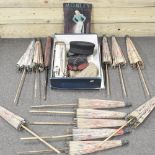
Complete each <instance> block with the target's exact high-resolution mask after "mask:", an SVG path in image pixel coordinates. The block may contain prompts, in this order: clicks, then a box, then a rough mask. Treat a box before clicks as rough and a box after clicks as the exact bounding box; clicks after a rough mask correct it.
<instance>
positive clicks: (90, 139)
mask: <svg viewBox="0 0 155 155" xmlns="http://www.w3.org/2000/svg"><path fill="white" fill-rule="evenodd" d="M81 103H84V106H83V107H82V104H81ZM88 103H89V104H88ZM90 103H91V104H90ZM130 105H131V104H129V103H124V102H123V101H112V100H97V99H79V103H78V104H64V105H63V104H60V105H59V104H57V105H40V106H33V107H32V108H33V109H35V111H36V112H37V113H38V114H39V113H40V112H41V111H43V113H44V114H46V111H48V114H61V115H66V114H68V113H63V112H62V111H61V112H60V111H58V112H57V113H56V111H55V112H54V113H53V111H52V112H51V111H49V110H45V109H47V108H54V107H67V108H68V107H70V106H71V107H73V106H74V107H75V106H76V107H78V108H81V109H84V110H86V111H85V114H84V115H80V116H79V115H77V113H76V117H77V118H76V121H75V122H70V123H68V122H33V123H30V124H33V125H75V124H76V125H77V128H74V129H72V132H71V133H69V134H66V135H56V136H54V135H50V136H41V138H42V139H44V140H62V139H66V138H67V139H68V138H69V143H68V146H69V150H68V149H66V148H65V149H60V150H59V151H60V152H64V151H65V152H66V151H67V150H68V152H67V154H69V155H82V154H89V153H94V152H97V151H103V150H107V149H112V148H115V147H120V146H124V145H127V144H128V143H129V142H128V140H110V139H111V138H112V137H113V136H118V135H119V136H120V135H124V134H127V133H130V132H131V129H132V128H137V126H139V125H140V124H141V123H143V122H144V120H145V119H146V118H147V117H148V115H149V114H150V113H151V112H152V111H153V109H154V108H155V97H153V98H152V99H150V100H149V101H147V102H145V103H144V104H142V105H141V106H139V107H138V108H137V109H135V110H134V111H133V112H131V113H129V114H126V113H123V112H121V113H120V112H117V111H111V114H112V113H113V114H114V115H115V116H114V115H113V117H112V115H109V113H108V112H109V110H106V109H114V108H118V107H119V108H120V107H128V106H130ZM90 107H91V108H92V109H91V110H92V111H96V110H98V114H99V115H100V114H101V113H100V112H99V111H100V110H101V109H105V110H104V114H103V115H104V116H103V115H102V116H101V115H100V116H101V118H100V117H99V115H98V117H97V116H96V113H92V111H91V112H90V113H89V112H88V111H89V110H90V109H89V110H88V111H87V108H90ZM42 109H44V110H42ZM102 111H103V110H101V112H102ZM106 112H107V113H106ZM83 113H84V111H83ZM116 113H117V116H116ZM69 114H71V113H69ZM72 114H73V113H72ZM74 114H75V112H74ZM90 115H91V117H90ZM88 116H89V117H88ZM109 116H110V117H109ZM93 117H95V118H93ZM96 117H97V118H96ZM124 117H125V118H124ZM117 127H119V128H118V129H117ZM21 140H37V138H36V137H24V138H21ZM46 152H48V153H49V152H53V150H37V151H27V152H18V153H19V154H32V153H46Z"/></svg>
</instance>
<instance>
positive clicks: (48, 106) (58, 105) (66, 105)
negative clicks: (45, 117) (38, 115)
mask: <svg viewBox="0 0 155 155" xmlns="http://www.w3.org/2000/svg"><path fill="white" fill-rule="evenodd" d="M68 106H69V107H70V106H77V104H51V105H38V106H31V108H50V107H51V108H52V107H68Z"/></svg>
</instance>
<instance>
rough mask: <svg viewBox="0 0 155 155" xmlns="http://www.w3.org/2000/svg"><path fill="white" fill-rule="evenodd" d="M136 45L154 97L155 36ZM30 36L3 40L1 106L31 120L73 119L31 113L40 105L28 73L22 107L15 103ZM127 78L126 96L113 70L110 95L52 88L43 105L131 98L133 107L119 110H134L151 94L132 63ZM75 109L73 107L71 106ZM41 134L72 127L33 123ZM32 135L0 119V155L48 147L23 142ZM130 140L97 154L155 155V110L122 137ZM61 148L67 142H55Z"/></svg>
mask: <svg viewBox="0 0 155 155" xmlns="http://www.w3.org/2000/svg"><path fill="white" fill-rule="evenodd" d="M133 40H134V43H135V45H136V47H137V48H138V50H139V53H140V55H141V57H142V58H143V60H144V63H145V69H144V71H143V72H144V75H145V77H146V80H147V81H148V86H149V88H150V91H151V94H152V96H153V95H154V94H155V83H154V77H155V69H154V66H155V38H133ZM118 41H119V43H120V45H121V47H122V48H123V50H124V51H126V48H125V40H124V38H120V39H119V40H118ZM29 42H30V39H0V105H2V106H4V107H6V108H8V109H10V110H11V111H13V112H15V113H17V114H19V115H20V116H22V117H24V118H25V119H27V120H29V121H52V120H58V121H60V120H61V121H72V118H73V117H70V116H65V117H64V116H62V117H60V116H40V115H35V116H34V115H32V114H30V113H29V112H28V110H29V108H30V106H31V105H36V104H39V103H35V102H34V101H33V97H32V96H33V95H32V92H33V74H28V75H27V77H26V81H25V84H24V88H23V91H22V94H21V97H20V101H19V106H15V105H14V104H13V99H14V95H15V91H16V88H17V85H18V82H19V79H20V76H21V74H20V73H18V72H17V71H16V62H17V60H18V59H19V57H20V56H21V55H22V54H23V52H25V49H26V48H27V46H28V44H29ZM123 73H124V78H125V82H126V86H127V91H128V97H127V98H123V97H122V92H121V87H120V82H119V76H118V71H117V69H116V70H114V69H110V80H111V91H112V94H111V96H110V97H109V98H107V96H106V91H105V90H104V91H103V90H101V91H98V90H94V91H93V90H90V91H88V90H76V91H72V90H50V88H48V97H47V101H46V102H44V101H42V104H54V103H77V99H78V98H79V97H80V98H97V99H116V100H125V101H131V102H132V103H133V107H132V108H129V109H119V110H123V111H127V112H129V111H132V110H133V109H134V108H136V107H137V106H138V105H140V104H142V103H144V102H145V101H146V100H147V99H149V97H147V96H145V94H144V92H143V89H142V86H141V82H140V81H139V77H138V72H137V71H136V70H132V69H131V68H130V66H129V65H128V66H127V67H126V68H125V69H123ZM67 110H72V109H67ZM29 127H30V128H31V129H33V130H34V131H36V132H37V133H38V134H40V135H60V134H63V133H67V132H68V130H69V129H71V128H72V127H71V126H70V127H67V126H29ZM26 136H29V134H28V133H26V132H25V131H21V132H18V131H16V130H15V129H14V128H12V127H11V126H10V125H8V124H7V123H6V122H5V121H4V120H2V119H0V155H15V154H16V152H18V151H26V150H38V149H46V147H45V146H43V145H42V144H41V143H39V142H36V141H34V142H23V141H20V140H19V138H20V137H26ZM119 138H121V139H128V140H129V141H130V144H129V146H126V147H122V148H116V149H113V150H108V151H105V152H99V153H94V155H101V154H104V155H114V154H119V155H124V154H126V155H154V154H155V153H154V151H155V112H153V113H152V114H151V115H150V117H149V118H148V119H147V121H146V122H145V123H144V124H143V125H141V126H140V127H139V128H138V129H137V130H134V131H133V132H132V134H130V135H127V136H123V137H119ZM51 144H53V145H54V146H57V147H66V144H65V142H63V141H62V142H51Z"/></svg>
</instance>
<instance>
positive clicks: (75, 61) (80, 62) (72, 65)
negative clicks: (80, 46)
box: [68, 56, 88, 71]
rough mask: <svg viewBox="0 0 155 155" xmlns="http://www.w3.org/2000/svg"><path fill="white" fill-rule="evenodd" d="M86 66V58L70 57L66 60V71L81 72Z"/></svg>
mask: <svg viewBox="0 0 155 155" xmlns="http://www.w3.org/2000/svg"><path fill="white" fill-rule="evenodd" d="M87 66H88V61H87V57H86V56H71V57H69V59H68V70H75V71H76V70H83V69H84V68H86V67H87Z"/></svg>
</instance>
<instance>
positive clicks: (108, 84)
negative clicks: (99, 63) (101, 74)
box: [105, 63, 110, 96]
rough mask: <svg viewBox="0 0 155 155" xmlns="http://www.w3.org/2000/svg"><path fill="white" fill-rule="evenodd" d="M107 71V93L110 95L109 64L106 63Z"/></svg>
mask: <svg viewBox="0 0 155 155" xmlns="http://www.w3.org/2000/svg"><path fill="white" fill-rule="evenodd" d="M105 72H106V84H107V95H108V96H109V95H110V82H109V71H108V64H107V63H106V64H105Z"/></svg>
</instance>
